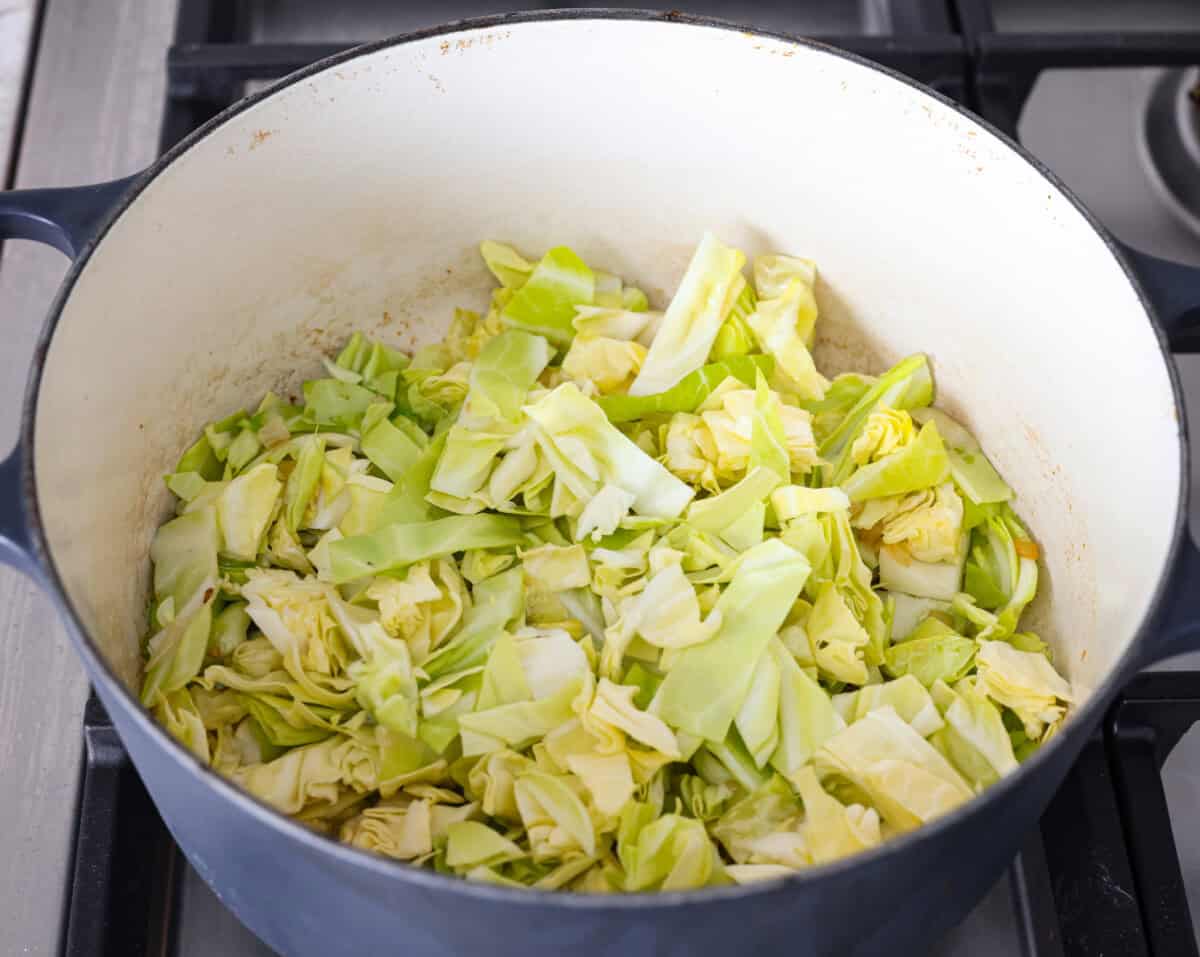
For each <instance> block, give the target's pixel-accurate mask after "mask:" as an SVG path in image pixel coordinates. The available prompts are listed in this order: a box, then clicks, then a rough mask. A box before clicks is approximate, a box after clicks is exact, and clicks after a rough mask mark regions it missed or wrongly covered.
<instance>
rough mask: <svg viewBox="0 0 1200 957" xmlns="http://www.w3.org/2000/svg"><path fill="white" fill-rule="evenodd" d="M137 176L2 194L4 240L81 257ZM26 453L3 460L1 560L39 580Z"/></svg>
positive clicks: (14, 453)
mask: <svg viewBox="0 0 1200 957" xmlns="http://www.w3.org/2000/svg"><path fill="white" fill-rule="evenodd" d="M136 178H137V177H136V176H127V177H125V178H124V179H116V180H112V181H110V182H107V183H96V184H95V185H93V186H75V187H70V188H64V189H22V190H13V191H11V192H6V193H5V192H0V241H2V240H7V239H32V240H35V241H36V242H40V243H45V244H46V245H48V246H53V247H54V248H55V249H57V250H59V251H60V252H63V253H66V255H68V256H70V257H71V258H72V259H75V258H78V257H79V255H80V254H81V253H82V252H83V251H84V249H85V248H86V247H87V245H88V243H89V242H91V240H92V239H94V238H95V237H96V235H97V234H98V233H99V231H100V229H101V227H102V226H103V225H104V224H105V223H106V222H107V221H108V218H109V214H110V213H111V212H112V211H113V210H114V209H115V208H116V206H117V203H118V201H119V200H120V199H121V197H122V196H124V195H125V193H126V192H127V191H128V190H129V187H130V185H131V184H132V183H133V181H134V180H135V179H136ZM26 455H27V451H26V449H25V448H24V447H23V444H22V443H21V442H20V441H18V442H17V445H16V447H15V448H14V449H13V450H12V452H11V453H10V454H9V456H8V457H7V458H6V459H3V460H2V461H0V564H5V565H11V566H13V567H14V568H17V569H18V570H20V571H23V572H25V573H26V574H28V575H29V576H30V577H31V578H35V579H37V578H39V577H40V575H41V569H40V568H39V566H38V562H37V560H36V559H35V558H34V553H33V536H32V534H31V531H30V519H29V514H28V508H27V505H26V502H27V497H26V494H25V488H24V485H25V482H26V481H27V479H26V475H27V472H26V468H25V465H26Z"/></svg>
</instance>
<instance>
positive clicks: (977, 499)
mask: <svg viewBox="0 0 1200 957" xmlns="http://www.w3.org/2000/svg"><path fill="white" fill-rule="evenodd" d="M913 418H915V419H917V421H919V422H928V421H930V420H932V421H934V422H936V423H937V426H938V430H939V431H940V432H941V433H942V439H943V440H944V441H945V443H946V452H947V454H948V455H949V457H950V475H951V477H952V478H953V479H954V484H955V485H957V486H958V488H959V490H960V491H961V492H962V493H963V495H964V496H966V498H967V499H969V500H970V501H971V502H973V503H974V504H976V505H988V504H992V503H996V502H1006V501H1008V500H1009V499H1010V498H1012V495H1013V491H1012V489H1011V488H1009V487H1008V485H1007V484H1006V483H1005V481H1004V479H1002V478H1001V477H1000V474H999V473H998V472H997V471H996V469H995V466H993V465H992V463H991V462H989V461H988V458H987V456H986V455H984V454H983V449H982V448H981V447H980V445H979V442H978V441H977V440H976V438H975V436H973V435H972V434H971V433H970V432H968V431H967V430H966V429H965V428H964V427H963V426H962V424H961V423H959V422H957V421H955V420H954V419H952V418H950V416H948V415H946V413H945V412H942V411H941V410H940V409H935V408H932V407H930V408H925V409H918V410H917V411H916V413H915V414H914V415H913Z"/></svg>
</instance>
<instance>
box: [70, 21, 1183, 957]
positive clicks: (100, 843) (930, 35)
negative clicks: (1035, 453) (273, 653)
mask: <svg viewBox="0 0 1200 957" xmlns="http://www.w3.org/2000/svg"><path fill="white" fill-rule="evenodd" d="M530 5H531V6H534V5H537V4H530ZM544 5H545V6H547V7H549V6H566V5H570V4H565V3H561V2H554V3H551V2H547V3H546V4H544ZM616 5H630V6H642V5H643V4H641V3H634V4H616ZM1128 6H1129V5H1128V4H1121V3H1118V2H1116V0H1107V2H1104V3H1100V2H1097V3H1094V4H1089V5H1088V7H1087V13H1088V14H1089V15H1094V16H1095V17H1096V22H1100V23H1102V24H1104V25H1108V24H1109V23H1112V22H1114V21H1113V11H1114V10H1115V9H1116V8H1118V7H1121V8H1122V9H1127V8H1128ZM1134 6H1136V7H1137V9H1138V11H1141V14H1142V15H1146V16H1147V17H1148V12H1152V11H1158V12H1159V13H1161V10H1160V9H1159V8H1161V7H1163V6H1164V0H1153V2H1150V3H1146V4H1135V5H1134ZM505 7H506V5H504V4H501V3H494V2H488V0H447V2H441V3H436V4H394V3H388V2H383V0H359V2H356V3H349V2H347V3H339V4H329V3H327V2H325V0H320V2H317V0H289V2H288V3H280V2H278V0H259V2H257V3H252V4H251V3H233V2H228V0H180V4H179V15H178V21H177V30H176V42H175V45H174V46H172V48H171V49H170V51H169V53H168V61H167V64H168V65H167V68H168V97H167V103H166V110H165V114H164V122H163V127H162V142H161V146H162V148H163V149H166V148H167V147H169V146H171V145H172V144H174V143H175V142H177V141H178V140H179V139H180V138H181V137H182V136H184V135H186V134H187V133H188V132H189V131H191V130H192V129H194V128H195V127H196V126H197V125H199V124H200V123H202V122H204V121H205V120H207V119H209V118H210V117H212V116H214V115H216V114H217V113H218V112H220V110H222V109H223V108H224V107H225V106H227V105H229V104H230V103H231V102H233V101H234V100H235V99H237V98H238V97H239V96H241V95H243V94H244V92H245V91H246V89H247V86H248V85H250V84H261V83H267V82H270V81H272V80H274V79H277V78H279V77H281V76H283V75H285V74H287V73H289V72H291V71H293V70H295V69H297V68H299V67H301V66H304V65H306V64H308V63H310V62H312V61H313V60H315V59H319V58H321V57H323V56H327V55H329V54H330V53H333V52H336V51H337V50H340V49H344V48H345V47H346V46H350V45H353V43H354V42H356V41H360V40H367V39H373V38H375V37H378V36H382V35H386V34H387V33H394V32H401V31H404V30H411V29H416V28H420V27H423V26H429V25H432V24H434V23H436V22H440V21H445V20H449V19H453V18H455V17H459V16H475V15H479V14H486V13H497V12H502V11H503V9H505ZM995 7H996V9H993V4H992V3H990V2H988V0H861V2H860V3H859V4H849V3H845V2H841V0H837V2H835V0H813V2H808V3H805V2H800V0H797V2H795V3H785V2H778V0H772V2H758V3H740V4H739V3H733V2H722V0H697V2H695V3H692V4H690V5H689V8H690V9H691V10H692V11H693V12H695V13H701V14H707V15H718V16H725V17H728V18H730V19H734V20H740V21H743V22H747V23H752V24H755V25H758V26H761V27H765V28H767V29H772V30H776V31H780V32H791V33H796V34H805V35H813V36H818V37H819V38H820V39H823V40H825V41H826V42H829V43H832V44H835V45H838V46H841V47H843V48H846V49H849V50H852V51H854V52H857V53H859V54H861V55H863V56H866V57H868V58H870V59H874V60H876V61H878V62H881V63H884V64H886V65H888V66H891V67H893V68H894V69H897V70H900V71H901V72H904V73H906V74H908V75H910V76H912V77H914V78H915V79H917V80H920V81H921V82H924V83H926V84H929V85H931V86H933V87H934V88H936V89H938V90H939V91H940V92H942V93H944V94H946V95H948V96H951V97H954V98H956V99H958V100H959V101H961V102H962V103H964V104H965V105H967V106H968V107H970V108H971V109H973V110H975V111H976V112H977V113H980V114H981V115H982V116H983V117H984V118H985V119H987V120H989V121H990V122H992V123H993V124H995V125H997V126H998V127H1000V128H1001V129H1003V130H1005V131H1007V132H1009V133H1014V134H1015V132H1016V131H1017V129H1018V123H1019V121H1020V120H1021V118H1022V110H1023V107H1024V105H1025V103H1026V100H1027V99H1028V98H1029V95H1030V91H1031V90H1032V89H1033V87H1034V85H1035V83H1036V82H1038V81H1039V78H1041V79H1043V80H1045V79H1048V78H1052V77H1053V76H1054V71H1060V70H1075V69H1082V68H1089V67H1104V68H1111V67H1147V66H1156V67H1174V68H1176V69H1174V70H1173V71H1172V72H1169V73H1168V74H1167V75H1166V76H1165V77H1164V78H1163V79H1162V80H1161V81H1159V83H1158V84H1157V86H1155V88H1154V90H1153V93H1152V95H1151V96H1150V98H1149V100H1148V101H1147V102H1148V107H1147V110H1146V113H1145V117H1144V127H1145V130H1146V136H1145V150H1144V155H1145V158H1146V161H1147V164H1148V168H1152V169H1154V170H1156V171H1157V174H1156V175H1157V176H1158V178H1159V180H1160V186H1161V188H1162V191H1163V194H1164V198H1165V199H1167V200H1168V201H1169V202H1170V203H1171V204H1173V207H1174V208H1176V209H1177V215H1178V216H1179V217H1180V218H1181V219H1183V220H1184V221H1185V222H1188V223H1189V225H1191V226H1193V227H1195V226H1196V225H1197V224H1200V176H1197V175H1196V173H1197V172H1200V169H1197V166H1198V165H1200V148H1198V147H1197V144H1200V132H1198V131H1200V123H1198V120H1197V117H1198V116H1200V114H1198V113H1197V108H1196V107H1193V106H1191V105H1190V104H1191V101H1188V103H1182V101H1181V98H1186V97H1187V94H1188V91H1189V90H1190V89H1191V88H1192V86H1193V85H1194V83H1195V81H1196V79H1197V76H1196V71H1195V70H1194V69H1192V67H1193V65H1194V64H1197V63H1200V32H1189V31H1187V30H1167V29H1162V30H1159V31H1140V32H1131V31H1130V30H1129V29H1127V28H1126V26H1125V25H1124V23H1123V22H1122V23H1121V25H1120V26H1119V28H1115V29H1109V30H1107V31H1106V32H1080V31H1079V23H1078V22H1076V21H1078V20H1080V19H1085V17H1083V16H1081V12H1080V10H1079V8H1072V11H1073V12H1070V11H1069V12H1068V13H1067V14H1066V15H1064V19H1063V22H1062V23H1061V24H1056V23H1051V24H1050V27H1049V29H1043V30H1040V31H1038V32H1034V31H1032V30H1031V29H1030V28H1028V27H1027V24H1028V23H1031V22H1033V21H1034V20H1038V18H1039V17H1043V19H1044V18H1045V11H1046V9H1047V7H1046V5H1044V4H1043V3H1041V0H1037V2H1034V0H1009V2H1006V3H1001V2H1000V0H997V2H996V4H995ZM1106 18H1107V20H1106ZM998 19H999V20H1002V21H1003V22H1002V24H1001V26H1002V27H1004V28H1005V29H998V28H997V20H998ZM1135 19H1136V16H1135ZM1038 22H1039V23H1042V21H1038ZM1190 22H1191V21H1189V23H1190ZM1194 29H1196V30H1197V31H1200V16H1197V17H1196V26H1195V28H1194ZM1031 119H1034V118H1031V117H1029V116H1028V115H1027V116H1026V120H1027V121H1028V120H1031ZM1061 119H1062V117H1055V118H1052V121H1053V122H1052V123H1051V126H1052V127H1056V126H1057V124H1058V122H1059V121H1060V120H1061ZM1132 133H1133V131H1132V129H1131V130H1130V135H1131V136H1132ZM1098 161H1100V162H1102V161H1103V160H1098ZM1150 164H1152V166H1151V165H1150ZM1088 198H1089V197H1087V196H1085V199H1088ZM1197 233H1198V235H1200V230H1197ZM1127 238H1129V237H1127ZM1197 720H1200V671H1197V672H1175V673H1169V674H1168V673H1162V674H1154V675H1147V676H1143V677H1141V678H1139V679H1137V680H1136V681H1135V682H1134V683H1133V684H1132V685H1131V686H1130V687H1129V688H1128V689H1127V690H1126V692H1125V693H1124V695H1123V696H1122V697H1121V698H1120V699H1119V701H1118V702H1117V703H1116V704H1115V705H1114V707H1113V709H1112V711H1111V712H1110V713H1109V715H1108V717H1107V719H1106V721H1105V723H1104V725H1103V727H1102V728H1101V729H1100V730H1099V731H1097V733H1096V735H1095V736H1094V737H1093V739H1092V741H1091V742H1090V743H1089V744H1088V746H1087V747H1086V748H1085V750H1084V752H1083V753H1082V755H1081V757H1080V759H1079V761H1078V763H1077V764H1076V766H1075V768H1074V769H1073V771H1072V772H1071V774H1070V776H1069V777H1068V779H1067V780H1066V782H1065V783H1064V785H1063V787H1062V788H1061V790H1060V791H1059V792H1058V795H1057V796H1056V798H1055V800H1054V802H1053V803H1052V805H1051V806H1050V808H1049V809H1048V810H1047V812H1046V814H1045V816H1044V817H1043V818H1042V822H1041V827H1040V830H1039V832H1038V833H1035V834H1032V835H1031V836H1030V840H1029V842H1028V844H1027V846H1026V848H1025V850H1024V851H1023V852H1022V853H1021V855H1020V856H1019V857H1018V859H1017V861H1016V862H1015V863H1014V866H1013V868H1012V870H1011V872H1010V876H1009V885H1008V888H1007V889H1005V888H1004V887H1003V886H1002V887H1001V888H999V889H998V891H996V892H994V893H993V894H992V896H991V897H989V898H988V900H987V901H986V902H985V903H984V904H983V905H981V908H980V910H979V911H977V912H976V914H975V915H972V918H970V919H969V920H968V922H967V924H965V925H964V926H963V928H960V929H959V931H956V932H954V933H953V934H951V935H950V937H949V938H948V939H947V940H945V941H943V942H942V943H941V944H940V945H938V947H937V948H935V951H934V953H936V954H942V955H946V957H950V955H953V954H970V955H971V957H988V955H991V954H996V955H999V954H1008V953H1013V952H1015V951H1016V950H1017V949H1020V950H1021V951H1023V952H1024V953H1025V954H1027V955H1030V957H1046V955H1053V957H1084V955H1087V957H1094V955H1098V954H1121V955H1130V957H1141V955H1146V957H1150V955H1154V957H1165V955H1172V957H1174V955H1198V951H1197V946H1196V940H1195V936H1194V932H1193V927H1192V921H1191V915H1190V912H1189V910H1188V906H1187V898H1186V891H1185V886H1184V881H1183V878H1182V874H1181V868H1180V862H1179V855H1178V852H1177V850H1176V845H1175V841H1174V837H1173V834H1172V830H1171V822H1170V818H1169V815H1168V812H1167V802H1166V797H1165V795H1164V789H1163V783H1162V776H1161V773H1160V772H1161V769H1162V765H1163V762H1164V761H1165V760H1166V758H1167V756H1168V754H1169V753H1170V751H1171V749H1172V748H1173V747H1174V746H1175V744H1176V743H1177V742H1178V741H1179V739H1180V737H1181V736H1182V735H1183V734H1184V732H1185V731H1186V730H1187V729H1188V728H1189V727H1191V725H1192V724H1193V723H1194V722H1196V721H1197ZM84 739H85V766H84V773H83V782H82V787H81V791H80V806H79V817H78V820H79V823H78V831H77V835H76V841H75V857H74V864H73V876H72V880H71V884H70V887H69V889H68V903H67V908H66V931H65V935H64V947H63V953H64V955H65V957H84V955H88V957H97V955H98V957H118V955H119V957H142V955H145V957H150V955H154V957H206V955H212V954H220V955H222V957H235V955H251V954H255V955H267V954H269V953H270V951H269V950H268V949H267V948H266V947H265V946H264V945H262V944H260V943H259V942H257V941H256V940H255V939H254V938H253V937H251V936H250V934H249V932H248V931H245V930H244V929H243V928H241V926H240V925H239V924H237V922H236V920H235V918H233V917H232V915H230V914H229V913H228V912H227V911H225V910H224V908H223V906H222V905H221V904H220V902H219V901H218V900H217V899H216V898H215V897H213V896H212V895H211V893H210V892H209V891H208V890H207V888H206V887H205V886H204V885H203V884H202V882H201V881H200V879H199V878H198V877H197V876H196V874H195V873H194V872H193V871H192V870H191V869H190V868H189V867H188V865H187V863H186V862H185V861H184V860H183V858H182V855H181V854H180V852H179V850H178V848H177V847H176V846H175V844H174V843H173V841H172V840H171V838H170V835H169V834H168V833H167V831H166V829H165V827H164V826H163V824H162V822H161V820H160V818H159V817H158V815H157V812H156V811H155V809H154V807H153V805H152V804H151V802H150V800H149V798H148V796H147V795H146V792H145V790H144V789H143V787H142V785H141V783H140V781H139V779H138V777H137V775H136V773H135V772H134V770H133V768H132V765H131V764H130V762H129V759H128V756H127V755H126V754H125V752H124V749H123V748H122V747H121V745H120V742H119V740H118V739H117V737H116V733H115V731H114V730H113V728H112V726H111V725H110V723H109V722H108V718H107V716H106V715H105V714H104V712H103V709H102V708H101V707H100V705H99V704H98V702H96V701H94V700H93V701H91V702H89V705H88V708H87V713H86V715H85V721H84ZM1010 909H1012V910H1015V913H1016V918H1015V920H1014V919H1013V917H1012V916H1010V914H1009V913H1008V911H1009V910H1010Z"/></svg>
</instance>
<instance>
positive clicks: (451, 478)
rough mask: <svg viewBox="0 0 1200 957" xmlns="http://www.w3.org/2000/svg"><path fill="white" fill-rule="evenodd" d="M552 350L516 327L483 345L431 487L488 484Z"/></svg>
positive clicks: (458, 491)
mask: <svg viewBox="0 0 1200 957" xmlns="http://www.w3.org/2000/svg"><path fill="white" fill-rule="evenodd" d="M550 356H551V350H550V346H549V344H548V343H547V342H546V340H545V339H544V338H542V337H541V336H534V335H530V334H529V333H526V332H519V331H516V330H508V331H506V332H503V333H501V334H500V335H498V336H496V337H495V338H493V339H491V340H490V341H489V342H488V343H487V344H486V345H485V346H484V347H483V349H482V350H481V351H480V353H479V357H478V359H476V361H475V363H474V365H473V366H472V369H471V379H470V389H469V391H468V393H467V397H466V399H465V401H464V402H463V406H462V410H461V412H460V413H459V417H458V421H457V422H456V423H455V424H454V425H453V426H451V428H450V431H449V433H448V434H447V436H446V444H445V448H444V449H443V451H442V454H441V456H440V457H439V458H438V462H437V468H436V469H435V471H434V473H433V477H432V478H431V479H430V482H429V487H430V489H431V490H432V491H433V492H438V493H441V495H444V496H450V497H452V498H456V499H467V498H469V497H471V496H473V495H475V494H476V493H478V492H479V491H480V490H481V489H483V488H484V484H485V483H486V482H487V480H488V476H489V475H491V473H492V470H493V468H495V467H496V460H497V458H498V457H499V456H500V455H501V453H502V452H504V450H505V449H506V448H507V447H509V443H510V442H511V441H512V437H513V436H514V435H515V433H516V432H517V430H518V428H519V425H520V420H521V405H522V403H523V402H524V401H525V399H526V396H527V395H528V393H529V389H530V387H531V386H532V385H533V384H534V382H536V381H537V377H538V376H539V375H541V373H542V370H543V369H545V367H546V365H547V363H548V362H549V361H550ZM484 504H493V505H495V504H499V503H498V502H489V501H486V500H485V502H484Z"/></svg>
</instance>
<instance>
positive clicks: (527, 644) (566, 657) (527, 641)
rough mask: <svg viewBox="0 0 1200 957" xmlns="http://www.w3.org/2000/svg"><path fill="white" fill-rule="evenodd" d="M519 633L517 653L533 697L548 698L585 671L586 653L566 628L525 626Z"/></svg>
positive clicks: (579, 677) (578, 677) (586, 667)
mask: <svg viewBox="0 0 1200 957" xmlns="http://www.w3.org/2000/svg"><path fill="white" fill-rule="evenodd" d="M522 635H523V637H521V638H520V639H519V640H518V641H517V654H518V657H519V658H520V661H521V668H522V672H523V674H524V675H525V679H526V682H527V685H528V687H529V689H530V691H531V693H532V694H533V697H534V700H537V701H541V700H542V699H544V698H551V697H553V696H554V695H556V694H558V692H559V691H560V690H561V689H562V688H563V686H564V685H566V684H569V683H571V682H575V681H581V680H584V679H585V678H586V677H587V676H588V675H589V673H590V671H591V665H590V664H589V663H588V659H587V655H586V654H585V653H584V650H583V649H582V648H581V647H580V646H579V644H578V643H577V642H576V641H575V639H573V638H572V637H571V636H570V635H569V634H567V632H565V631H563V630H561V629H558V628H555V629H550V630H547V631H536V630H534V629H527V630H526V631H524V632H522ZM481 707H482V706H481Z"/></svg>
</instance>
